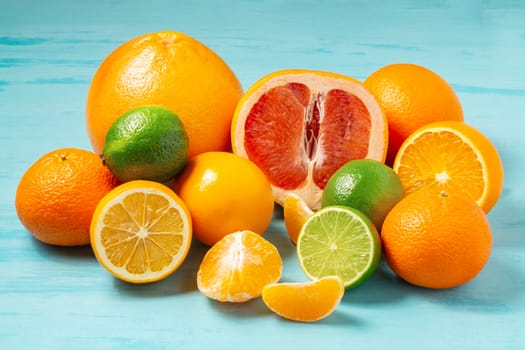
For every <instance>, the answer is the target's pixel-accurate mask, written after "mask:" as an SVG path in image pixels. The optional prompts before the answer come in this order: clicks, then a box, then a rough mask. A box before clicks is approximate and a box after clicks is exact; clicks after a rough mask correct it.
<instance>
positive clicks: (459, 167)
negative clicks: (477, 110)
mask: <svg viewBox="0 0 525 350" xmlns="http://www.w3.org/2000/svg"><path fill="white" fill-rule="evenodd" d="M393 169H394V171H396V172H397V173H398V175H399V177H400V178H401V182H402V183H403V187H404V189H405V192H406V194H409V193H411V192H414V191H416V190H417V189H419V188H421V187H431V188H432V187H433V188H438V189H444V190H445V191H446V192H448V193H452V192H455V193H465V194H467V195H468V196H470V197H471V198H472V199H474V201H476V203H477V204H478V205H479V206H480V207H481V208H483V210H484V211H485V212H486V213H488V212H489V211H490V210H491V209H492V207H493V206H494V205H495V204H496V202H497V201H498V199H499V197H500V195H501V191H502V189H503V164H502V162H501V158H500V156H499V154H498V151H497V149H496V147H495V146H494V145H493V144H492V142H491V141H490V140H489V139H488V138H487V137H486V136H485V135H483V134H482V133H481V132H480V131H478V130H477V129H475V128H473V127H472V126H470V125H467V124H465V123H462V122H456V121H445V122H437V123H431V124H428V125H426V126H423V127H422V128H420V129H418V130H416V131H415V132H414V133H413V134H412V135H410V136H409V137H408V138H407V139H406V140H405V142H404V143H403V144H402V146H401V147H400V149H399V152H398V153H397V156H396V158H395V161H394V166H393Z"/></svg>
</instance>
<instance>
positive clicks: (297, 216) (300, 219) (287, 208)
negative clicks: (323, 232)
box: [283, 193, 314, 244]
mask: <svg viewBox="0 0 525 350" xmlns="http://www.w3.org/2000/svg"><path fill="white" fill-rule="evenodd" d="M313 213H314V212H313V210H311V209H310V208H309V207H308V206H307V205H306V203H305V202H304V201H303V199H302V198H301V197H299V196H298V195H296V194H294V193H291V194H289V195H288V196H287V197H286V199H285V200H284V205H283V216H284V225H285V227H286V232H287V233H288V237H290V240H291V241H292V242H293V244H297V238H298V237H299V233H300V232H301V229H302V227H303V225H304V223H305V222H306V219H308V218H309V217H310V215H312V214H313Z"/></svg>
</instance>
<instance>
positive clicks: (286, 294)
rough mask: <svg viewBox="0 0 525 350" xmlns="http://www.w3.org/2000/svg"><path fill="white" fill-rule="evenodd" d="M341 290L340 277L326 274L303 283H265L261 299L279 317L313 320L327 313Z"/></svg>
mask: <svg viewBox="0 0 525 350" xmlns="http://www.w3.org/2000/svg"><path fill="white" fill-rule="evenodd" d="M344 293H345V287H344V285H343V281H342V280H341V278H339V277H337V276H327V277H323V278H320V279H318V280H314V281H310V282H305V283H272V284H268V285H266V286H265V287H264V288H263V290H262V300H263V302H264V303H265V304H266V306H268V308H269V309H270V310H272V311H273V312H275V313H276V314H278V315H279V316H281V317H284V318H286V319H289V320H292V321H302V322H314V321H319V320H321V319H323V318H325V317H327V316H329V315H330V314H331V313H332V312H333V311H334V310H335V309H336V307H337V305H339V302H340V301H341V299H342V297H343V295H344Z"/></svg>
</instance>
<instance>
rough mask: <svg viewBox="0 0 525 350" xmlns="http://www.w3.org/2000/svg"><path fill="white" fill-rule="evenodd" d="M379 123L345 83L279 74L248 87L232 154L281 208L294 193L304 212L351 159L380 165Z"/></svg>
mask: <svg viewBox="0 0 525 350" xmlns="http://www.w3.org/2000/svg"><path fill="white" fill-rule="evenodd" d="M387 143H388V127H387V122H386V118H385V116H384V114H383V112H382V110H381V108H380V107H379V104H378V103H377V101H376V99H375V98H374V97H373V95H372V94H371V93H370V92H369V91H368V90H367V89H366V88H365V87H364V85H363V84H362V83H361V82H359V81H357V80H355V79H353V78H350V77H347V76H344V75H341V74H336V73H329V72H321V71H311V70H283V71H277V72H274V73H271V74H269V75H267V76H265V77H263V78H261V79H260V80H259V81H257V82H256V83H255V84H253V85H252V86H251V87H250V88H249V89H248V90H247V91H246V93H245V94H244V96H243V97H242V98H241V100H240V101H239V104H238V105H237V109H236V111H235V114H234V116H233V121H232V149H233V152H234V153H236V154H238V155H240V156H243V157H246V158H248V159H250V160H251V161H253V162H254V163H255V164H257V165H258V166H259V167H260V168H261V169H262V170H263V172H264V173H265V174H266V176H267V177H268V179H269V181H270V183H271V184H272V189H273V194H274V198H275V201H276V202H277V203H279V204H281V205H283V203H284V200H285V198H286V196H287V195H288V194H289V193H295V194H297V195H298V196H300V197H301V198H303V199H304V201H305V202H306V203H307V204H308V206H309V207H310V208H312V209H314V210H315V209H318V208H319V207H320V205H321V194H322V190H323V189H324V187H325V185H326V182H327V181H328V179H329V178H330V176H331V175H332V174H333V173H334V172H335V171H336V170H337V169H338V168H339V167H340V166H342V165H343V164H345V163H346V162H348V161H350V160H353V159H361V158H371V159H375V160H379V161H382V162H384V160H385V157H386V151H387V148H388V144H387Z"/></svg>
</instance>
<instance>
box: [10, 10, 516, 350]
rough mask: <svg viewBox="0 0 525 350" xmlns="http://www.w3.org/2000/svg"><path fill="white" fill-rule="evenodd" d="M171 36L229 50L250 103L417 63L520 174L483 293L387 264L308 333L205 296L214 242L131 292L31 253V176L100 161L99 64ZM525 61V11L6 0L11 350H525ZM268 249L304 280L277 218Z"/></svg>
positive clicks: (497, 228)
mask: <svg viewBox="0 0 525 350" xmlns="http://www.w3.org/2000/svg"><path fill="white" fill-rule="evenodd" d="M164 29H172V30H176V31H182V32H186V33H187V34H189V35H191V36H194V37H195V38H197V39H199V40H201V41H202V42H204V43H205V44H206V45H208V46H209V47H210V48H212V49H213V50H215V51H216V52H217V53H218V54H219V55H221V56H222V57H223V58H224V59H225V61H226V62H227V63H228V64H229V65H230V66H231V68H232V69H233V70H234V71H235V72H236V74H237V75H238V77H239V79H240V80H241V82H242V83H243V86H244V87H245V88H247V87H248V86H249V85H250V84H251V83H253V82H254V81H255V80H257V79H258V78H259V77H261V76H263V75H265V74H266V73H269V72H271V71H274V70H278V69H284V68H310V69H321V70H329V71H334V72H339V73H343V74H348V75H351V76H354V77H356V78H358V79H364V78H365V77H366V76H367V75H368V74H370V73H371V72H373V71H374V70H376V69H377V68H379V67H380V66H383V65H386V64H389V63H394V62H413V63H418V64H422V65H425V66H427V67H429V68H431V69H433V70H434V71H436V72H438V73H439V74H440V75H442V76H443V77H445V79H447V80H448V81H449V82H450V83H451V84H452V85H453V87H454V88H455V89H456V91H457V93H458V95H459V97H460V99H461V101H462V103H463V107H464V110H465V115H466V121H467V122H468V123H470V124H471V125H474V126H475V127H477V128H478V129H480V130H481V131H482V132H484V133H485V134H486V135H487V136H488V137H489V138H490V139H492V141H493V142H494V143H495V145H496V146H497V148H498V149H499V151H500V153H501V156H502V159H503V162H504V166H505V171H506V173H505V187H504V191H503V195H502V197H501V200H500V202H499V203H498V204H497V206H496V207H495V208H494V209H493V211H492V212H491V213H490V215H489V220H490V224H491V226H492V229H493V234H494V248H493V254H492V256H491V259H490V261H489V263H488V265H487V266H486V268H485V269H484V270H483V271H482V273H481V274H480V275H479V276H478V277H477V278H476V279H475V280H473V281H472V282H470V283H468V284H467V285H464V286H462V287H459V288H455V289H450V290H442V291H433V290H426V289H421V288H416V287H413V286H410V285H407V284H405V283H403V282H401V281H400V280H398V279H396V278H394V277H393V276H392V275H391V274H389V273H388V270H387V268H386V267H385V266H384V265H383V266H382V267H381V269H380V271H379V272H378V273H377V274H376V275H375V276H374V277H373V278H372V280H370V281H369V282H368V283H367V284H365V285H363V286H362V287H360V288H358V289H356V290H351V291H349V292H347V293H346V295H345V297H344V299H343V301H342V303H341V305H340V306H339V308H338V309H337V311H336V312H335V313H334V314H333V315H332V316H330V317H329V318H327V319H325V320H323V321H322V322H319V323H316V324H313V325H307V324H298V323H292V322H287V321H284V320H282V319H280V318H279V317H277V316H276V315H274V314H272V313H270V312H269V311H268V310H267V309H266V308H265V306H264V304H263V303H262V302H261V301H260V300H255V301H253V302H250V303H248V304H243V305H229V304H219V303H216V302H213V301H210V300H208V299H207V298H206V297H204V296H203V295H201V294H200V293H199V292H198V291H197V290H196V282H195V273H196V269H197V266H198V263H199V261H200V259H201V257H202V256H203V254H204V252H205V249H204V248H203V247H202V246H200V245H199V244H195V245H194V247H193V249H192V252H191V254H190V256H189V258H188V259H187V260H186V261H185V263H184V264H183V266H182V267H181V268H180V269H179V270H178V271H177V272H175V274H174V275H172V276H170V277H169V278H168V279H166V280H164V281H162V282H159V283H156V284H152V285H146V286H133V285H128V284H126V283H123V282H120V281H118V280H115V279H114V278H112V277H111V276H110V275H109V274H108V273H107V272H106V271H105V270H103V269H102V268H101V267H100V266H99V265H98V264H97V262H96V260H95V259H94V257H93V255H92V253H91V250H90V248H88V247H86V248H73V249H71V248H70V249H65V248H56V247H50V246H46V245H43V244H40V243H39V242H37V241H36V240H34V239H32V237H31V236H30V234H29V233H28V232H27V231H26V230H25V229H24V228H23V227H22V226H21V224H20V223H19V221H18V219H17V216H16V213H15V209H14V196H15V190H16V186H17V183H18V180H19V178H20V177H21V175H22V174H23V172H24V171H25V170H26V169H27V168H28V167H29V166H30V164H31V163H32V162H34V161H35V160H36V159H37V158H39V157H40V156H41V155H42V154H44V153H46V152H47V151H50V150H52V149H56V148H60V147H70V146H72V147H80V148H87V149H90V144H89V142H88V138H87V135H86V132H85V128H84V108H85V100H86V94H87V89H88V86H89V84H90V80H91V78H92V76H93V74H94V73H95V70H96V69H97V66H98V65H99V64H100V62H101V61H102V60H103V59H104V57H105V56H106V55H108V54H109V53H110V52H111V51H112V50H113V49H114V48H115V47H116V46H118V45H119V44H121V43H123V42H124V41H126V40H129V39H131V38H133V37H135V36H138V35H140V34H143V33H147V32H153V31H158V30H164ZM524 61H525V3H524V2H522V1H520V0H515V1H507V0H484V1H462V2H456V1H439V0H432V1H418V0H412V1H409V0H403V1H366V0H354V1H343V0H339V1H321V0H317V1H306V0H305V1H300V0H295V1H278V0H260V1H255V0H253V1H229V0H228V1H226V0H221V1H204V0H197V1H170V0H164V1H159V0H150V1H139V0H131V1H120V0H107V1H95V0H94V1H69V0H68V1H66V0H62V1H52V0H50V1H36V0H35V1H31V0H17V1H11V0H0V157H1V158H0V164H1V166H0V190H1V192H0V348H1V349H45V348H46V349H47V348H49V349H205V348H208V349H223V348H224V349H226V348H227V349H248V348H249V349H258V348H261V349H263V348H269V347H271V348H272V349H314V348H323V349H336V348H337V349H341V348H354V349H369V348H370V349H378V348H380V347H384V348H388V349H390V348H400V349H405V348H409V349H442V348H444V349H523V348H525V336H524V335H523V334H524V333H523V329H524V328H525V312H524V309H525V215H524V212H525V202H524V199H525V198H524V194H525V180H524V169H525V165H524V164H525V152H524V151H523V149H524V148H525V137H524V135H525V127H524V125H525V123H524V122H523V119H524V118H525V115H524V111H525V64H524V63H523V62H524ZM265 237H267V238H268V239H269V240H270V241H272V242H273V243H275V244H276V245H277V247H278V248H279V249H280V251H281V254H282V255H283V257H284V263H285V265H284V274H283V280H288V281H302V280H305V277H304V275H303V274H302V272H301V271H300V268H299V266H298V263H297V261H296V258H295V253H294V248H293V246H292V245H291V243H289V241H288V239H287V238H286V233H285V230H284V227H283V223H282V220H281V219H280V218H279V215H278V213H277V214H276V217H275V220H274V222H273V223H272V225H271V227H270V228H269V229H268V231H267V233H266V235H265Z"/></svg>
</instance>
